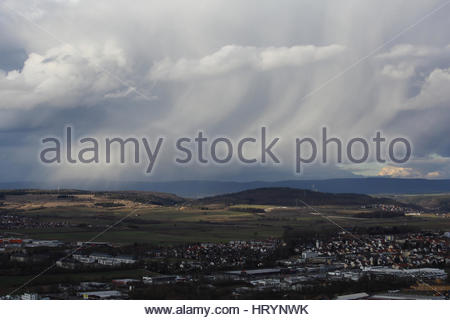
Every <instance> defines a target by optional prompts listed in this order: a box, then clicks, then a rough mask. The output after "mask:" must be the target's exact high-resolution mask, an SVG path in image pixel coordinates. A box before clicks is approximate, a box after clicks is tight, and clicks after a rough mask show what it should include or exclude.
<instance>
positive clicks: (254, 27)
mask: <svg viewBox="0 0 450 320" xmlns="http://www.w3.org/2000/svg"><path fill="white" fill-rule="evenodd" d="M442 3H443V1H437V0H436V1H427V2H426V3H425V2H424V1H419V0H414V1H411V0H395V1H389V2H386V1H365V2H361V1H351V0H345V1H332V0H330V1H293V0H292V1H291V0H283V1H277V2H273V1H245V2H243V1H219V0H213V1H198V2H196V3H195V4H187V3H186V2H185V1H153V2H151V3H149V2H147V1H137V2H134V3H133V5H130V4H129V2H126V1H119V0H114V1H95V2H93V1H82V0H80V1H75V0H72V1H63V0H45V1H40V2H35V1H31V0H30V1H21V2H17V1H6V4H7V6H8V7H9V8H12V9H13V10H12V11H11V10H9V9H8V8H7V7H1V6H0V18H1V19H0V27H1V28H0V39H1V41H0V146H1V148H2V152H3V153H5V152H6V151H7V152H8V153H7V154H8V156H7V158H5V157H4V156H3V157H2V158H0V166H1V168H2V169H1V170H2V172H1V173H2V180H4V181H6V180H27V179H28V178H36V179H38V178H50V179H63V178H68V179H70V178H72V177H77V178H80V177H86V178H90V179H95V177H98V176H102V177H105V176H107V177H112V178H117V179H119V178H120V177H124V176H126V177H129V178H133V179H140V178H145V177H144V176H143V171H142V170H141V168H135V167H116V166H115V167H112V168H110V167H100V166H98V167H92V168H85V167H83V168H78V167H70V166H65V165H61V166H59V167H57V168H47V167H42V166H40V164H39V163H38V162H37V154H38V152H39V148H40V145H39V143H38V141H39V139H41V138H42V137H44V136H49V135H57V136H62V135H63V130H64V127H65V126H67V125H69V124H70V125H73V127H74V128H75V130H76V135H77V137H80V136H99V137H101V136H103V135H112V134H121V135H124V136H131V135H133V136H149V137H156V136H158V135H162V136H165V137H167V138H168V139H175V138H176V137H178V136H185V135H194V134H195V133H197V132H198V131H199V130H206V131H207V132H208V134H209V135H210V136H216V135H226V136H229V137H230V138H235V139H237V138H240V137H244V136H253V135H256V134H257V133H258V131H259V129H260V128H261V126H267V127H268V128H269V129H270V131H271V132H272V133H273V134H276V135H278V136H280V137H281V138H282V140H283V141H284V143H282V144H281V145H280V147H279V152H280V153H281V154H284V155H285V158H289V157H290V154H291V153H292V143H291V142H292V139H295V137H297V136H316V137H317V135H318V133H319V132H320V128H321V127H322V126H324V125H325V126H328V127H329V128H330V130H331V131H332V132H333V134H334V135H337V136H340V137H341V138H342V139H348V138H350V137H352V136H364V137H371V136H373V134H374V133H375V132H376V131H377V130H383V131H385V132H386V133H387V134H389V135H401V136H406V137H408V138H409V139H411V140H412V143H413V145H414V152H415V154H414V155H415V157H417V161H411V163H409V164H408V166H409V167H407V168H406V169H398V172H399V173H401V174H403V175H407V174H408V173H412V172H414V176H417V175H419V176H427V175H429V174H432V175H431V176H429V177H438V176H439V177H450V172H449V171H448V170H447V165H446V163H447V160H446V159H447V158H446V157H449V156H450V155H449V152H450V151H449V148H450V146H449V144H448V143H447V142H446V139H443V137H446V136H447V135H448V133H449V132H448V129H447V128H448V125H447V124H448V120H450V119H449V118H450V111H449V110H450V109H448V103H449V102H450V96H449V94H448V92H449V91H448V90H447V89H445V88H448V85H449V79H450V77H449V76H448V75H449V71H448V70H449V69H448V68H449V67H450V60H449V53H450V47H449V44H450V39H449V38H448V34H447V32H446V30H448V29H449V27H450V22H449V20H448V13H449V10H450V9H449V8H443V9H442V10H441V11H440V12H437V13H436V14H434V15H433V16H432V17H431V18H429V19H426V20H425V21H423V22H421V23H420V24H418V25H417V26H415V27H414V29H413V30H410V31H409V32H407V33H405V34H403V35H402V36H401V37H398V38H397V39H396V40H395V41H393V42H392V43H389V45H388V46H386V47H385V48H383V49H382V50H379V51H377V52H375V53H374V54H373V55H372V56H370V57H368V58H367V59H365V60H364V61H362V62H361V63H360V64H358V65H357V66H355V67H354V68H352V69H351V70H349V71H348V72H346V73H345V74H343V75H342V76H339V77H337V78H336V79H334V80H333V81H331V82H328V80H329V79H332V78H334V77H335V76H336V75H338V74H340V73H341V72H342V70H345V69H346V68H347V67H348V66H350V65H352V64H353V63H354V62H355V61H357V60H358V59H360V58H361V57H364V56H366V55H367V54H368V53H369V52H371V51H372V50H373V49H374V48H377V47H379V46H380V44H382V43H384V42H386V41H389V40H391V39H392V38H393V37H395V36H396V35H397V34H398V33H399V32H401V31H402V30H404V29H405V28H406V27H408V26H410V25H412V24H414V23H415V22H417V21H418V20H419V19H421V18H422V17H423V16H424V15H426V14H427V13H428V12H430V11H431V10H433V8H435V7H437V6H439V5H440V4H442ZM93 13H95V14H93ZM36 25H38V26H39V27H36ZM324 84H327V85H325V86H323V85H324ZM317 88H320V90H317V91H316V89H317ZM311 92H314V94H313V95H310V96H309V94H310V93H311ZM305 95H306V96H307V98H306V99H304V97H305ZM289 159H290V160H289V161H285V163H284V164H283V165H282V166H280V167H270V166H269V167H264V168H247V167H242V166H240V165H238V164H233V165H230V166H228V167H216V166H210V167H201V166H200V167H198V166H192V167H188V168H184V167H181V168H180V167H174V165H173V159H170V158H165V159H163V160H162V161H161V163H160V165H159V167H158V170H157V171H155V174H154V176H152V179H164V180H168V179H177V178H179V177H182V178H186V179H187V178H197V177H201V178H209V179H214V178H221V179H248V180H255V179H270V180H276V179H277V178H280V179H281V178H283V179H284V178H289V177H291V178H297V177H295V176H292V163H290V162H292V158H289ZM13 164H14V165H15V167H16V168H18V169H14V170H12V169H11V170H9V168H10V166H12V165H13ZM369 165H370V164H369ZM389 165H390V164H386V166H389ZM21 168H22V170H21ZM308 170H309V171H307V172H305V176H304V177H341V176H352V175H353V174H360V173H361V170H362V169H361V167H358V166H353V167H352V166H344V167H336V166H335V165H334V164H330V165H329V166H321V165H318V166H312V167H310V168H309V169H308ZM391 172H394V173H395V170H394V169H389V168H388V169H386V170H385V171H383V172H382V173H383V174H384V173H391ZM436 172H438V173H439V174H437V173H436ZM375 174H376V172H375Z"/></svg>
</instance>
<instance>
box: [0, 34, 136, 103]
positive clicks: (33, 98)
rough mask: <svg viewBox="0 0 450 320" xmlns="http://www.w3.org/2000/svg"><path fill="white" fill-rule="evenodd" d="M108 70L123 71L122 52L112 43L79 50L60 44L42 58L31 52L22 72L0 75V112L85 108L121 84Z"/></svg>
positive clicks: (15, 71)
mask: <svg viewBox="0 0 450 320" xmlns="http://www.w3.org/2000/svg"><path fill="white" fill-rule="evenodd" d="M108 69H112V70H114V73H119V70H126V59H125V57H124V55H123V53H122V51H121V50H120V49H119V48H118V47H116V46H115V45H114V44H112V43H105V45H103V46H102V47H98V46H89V45H85V46H84V47H82V48H81V49H75V48H74V47H73V46H70V45H61V46H57V47H54V48H51V49H49V50H48V51H46V52H45V53H44V54H42V55H41V54H38V53H31V54H29V55H28V58H27V60H26V61H25V62H24V66H23V68H22V70H12V71H9V72H7V73H6V72H2V73H1V74H0V101H1V102H0V109H1V108H24V109H29V108H33V107H36V106H38V105H44V106H54V107H64V106H76V105H83V104H87V105H89V104H91V103H94V102H95V101H98V100H100V99H102V98H103V96H104V95H108V94H109V93H110V92H111V91H113V92H112V93H111V96H110V97H114V95H115V94H117V93H115V91H116V90H118V89H120V88H122V87H123V83H121V82H120V81H118V80H117V79H116V78H115V77H114V76H111V75H110V74H109V72H108ZM127 89H128V88H127Z"/></svg>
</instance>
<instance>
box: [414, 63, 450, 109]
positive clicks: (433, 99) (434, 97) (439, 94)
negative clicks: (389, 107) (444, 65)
mask: <svg viewBox="0 0 450 320" xmlns="http://www.w3.org/2000/svg"><path fill="white" fill-rule="evenodd" d="M449 88H450V68H449V69H435V70H433V71H432V72H431V73H430V74H429V75H428V77H427V78H426V79H425V82H424V84H423V86H422V88H421V91H420V93H419V94H418V95H417V96H416V97H414V98H413V99H411V100H410V101H409V102H408V105H407V107H408V108H409V109H427V108H433V107H442V106H449V105H450V90H449Z"/></svg>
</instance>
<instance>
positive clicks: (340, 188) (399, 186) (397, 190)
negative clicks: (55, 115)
mask: <svg viewBox="0 0 450 320" xmlns="http://www.w3.org/2000/svg"><path fill="white" fill-rule="evenodd" d="M273 187H286V188H296V189H309V190H315V191H320V192H330V193H359V194H430V193H450V180H426V179H398V178H345V179H328V180H284V181H251V182H233V181H208V180H197V181H196V180H190V181H170V182H144V181H107V180H97V181H95V182H85V181H60V182H58V183H55V182H12V183H0V189H28V188H39V189H58V188H61V189H62V188H64V189H84V190H104V191H122V190H124V191H125V190H137V191H155V192H164V193H173V194H176V195H178V196H180V197H191V198H201V197H207V196H213V195H218V194H225V193H233V192H239V191H243V190H249V189H257V188H273Z"/></svg>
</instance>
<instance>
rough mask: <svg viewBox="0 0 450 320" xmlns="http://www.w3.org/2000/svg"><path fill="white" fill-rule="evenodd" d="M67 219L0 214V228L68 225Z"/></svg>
mask: <svg viewBox="0 0 450 320" xmlns="http://www.w3.org/2000/svg"><path fill="white" fill-rule="evenodd" d="M69 226H71V224H70V223H69V222H67V221H41V220H40V219H39V218H36V217H30V216H22V215H18V214H0V229H2V230H14V229H47V228H61V227H69Z"/></svg>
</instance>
